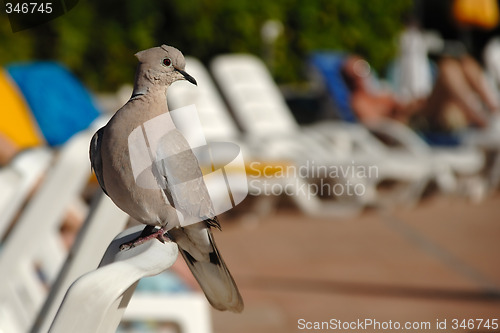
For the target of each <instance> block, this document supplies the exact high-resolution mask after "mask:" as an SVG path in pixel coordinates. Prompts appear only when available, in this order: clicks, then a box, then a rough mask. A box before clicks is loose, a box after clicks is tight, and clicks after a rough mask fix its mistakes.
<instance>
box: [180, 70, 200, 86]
mask: <svg viewBox="0 0 500 333" xmlns="http://www.w3.org/2000/svg"><path fill="white" fill-rule="evenodd" d="M175 70H176V71H178V72H179V73H181V74H182V76H184V79H185V80H187V81H189V82H191V83H192V84H194V85H195V86H197V85H198V83H196V80H195V79H194V77H192V76H191V75H189V74H188V73H186V72H185V71H183V70H182V69H178V68H175Z"/></svg>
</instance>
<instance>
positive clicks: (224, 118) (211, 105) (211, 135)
mask: <svg viewBox="0 0 500 333" xmlns="http://www.w3.org/2000/svg"><path fill="white" fill-rule="evenodd" d="M186 72H188V73H189V74H190V75H192V76H193V77H194V78H195V79H196V81H197V83H198V86H194V85H193V84H191V83H189V82H184V81H180V82H176V83H175V84H173V85H172V86H171V87H169V90H168V94H167V96H168V105H169V109H170V110H175V109H178V108H181V107H184V106H188V105H191V104H194V105H195V106H196V110H197V111H198V116H199V117H200V122H201V124H202V126H203V132H204V134H205V137H206V138H207V140H208V141H222V140H230V139H236V138H237V137H238V134H239V129H238V126H237V125H236V123H235V122H234V121H233V119H232V118H231V116H230V114H229V111H228V110H227V107H226V105H225V104H224V101H223V100H222V98H221V97H220V94H219V92H218V91H217V87H216V86H215V84H214V82H213V81H212V79H211V78H210V75H209V74H208V72H207V70H206V69H205V67H204V66H203V64H202V63H200V61H199V60H197V59H196V58H193V57H186Z"/></svg>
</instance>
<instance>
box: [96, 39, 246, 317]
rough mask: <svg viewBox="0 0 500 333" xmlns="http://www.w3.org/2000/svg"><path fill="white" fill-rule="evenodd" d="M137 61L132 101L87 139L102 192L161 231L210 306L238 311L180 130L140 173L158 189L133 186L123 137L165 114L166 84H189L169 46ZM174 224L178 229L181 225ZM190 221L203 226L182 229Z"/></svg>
mask: <svg viewBox="0 0 500 333" xmlns="http://www.w3.org/2000/svg"><path fill="white" fill-rule="evenodd" d="M136 57H137V58H138V59H139V66H138V69H137V74H136V79H135V86H134V91H133V94H132V97H131V98H130V100H129V101H128V102H127V103H126V104H125V105H124V106H123V107H122V108H121V109H119V110H118V111H117V112H116V113H115V115H114V116H113V117H112V118H111V119H110V121H109V122H108V124H107V125H106V126H104V127H103V128H101V129H100V130H98V131H97V133H96V134H95V135H94V137H93V138H92V141H91V144H90V160H91V163H92V168H93V169H94V172H95V174H96V177H97V180H98V182H99V184H100V186H101V187H102V189H103V191H104V192H105V193H106V194H107V195H108V196H109V197H110V198H111V199H112V200H113V202H114V203H115V204H116V205H117V206H118V207H119V208H120V209H122V210H123V211H125V212H126V213H127V214H129V215H130V216H131V217H133V218H134V219H136V220H137V221H139V222H141V223H144V224H146V225H150V226H159V227H162V228H163V229H164V230H165V231H168V234H169V236H170V238H172V239H173V240H174V241H175V242H176V243H177V245H178V246H179V249H180V252H181V254H182V256H183V257H184V259H185V261H186V263H187V265H188V266H189V268H190V269H191V271H192V273H193V275H194V276H195V278H196V280H197V281H198V282H199V284H200V286H201V287H202V289H203V291H204V292H205V295H206V297H207V299H208V300H209V302H210V303H211V304H212V305H213V306H214V307H215V308H216V309H218V310H231V311H235V312H240V311H242V310H243V301H242V298H241V296H240V293H239V291H238V288H237V287H236V284H235V282H234V280H233V278H232V276H231V274H230V273H229V271H228V269H227V267H226V265H225V263H224V261H223V260H222V258H221V257H220V254H219V252H218V250H217V247H216V245H215V242H214V240H213V236H212V232H211V230H210V227H214V226H215V227H219V223H218V221H217V217H216V216H215V215H214V208H213V206H212V202H211V200H210V197H209V195H208V190H207V188H206V185H205V183H204V182H203V178H202V177H201V176H202V173H201V170H200V167H199V165H198V161H197V159H196V157H195V156H194V154H193V153H192V151H191V149H190V148H189V144H188V142H187V141H186V139H185V138H184V136H183V135H182V133H181V132H179V131H177V130H172V131H170V132H168V133H167V134H166V135H165V136H163V137H162V138H161V139H160V140H159V144H158V147H159V148H158V151H157V152H156V153H158V154H159V155H160V156H168V158H165V159H163V160H161V161H160V162H159V163H157V164H155V165H153V166H152V168H151V169H150V170H148V171H147V172H151V175H150V176H151V177H153V178H154V181H156V183H155V184H157V185H158V186H157V187H156V186H155V188H147V187H143V186H139V185H138V183H137V182H136V179H135V178H134V174H133V169H132V165H131V161H130V151H129V142H128V138H129V135H130V133H132V131H133V130H134V129H136V128H137V127H140V126H142V125H143V124H144V123H145V122H147V121H148V120H151V119H153V118H155V117H157V116H160V115H162V114H165V113H166V112H168V107H167V102H166V92H167V88H168V87H169V86H170V85H171V84H172V83H173V82H175V81H177V80H188V81H190V82H191V83H194V84H196V81H195V80H194V78H192V77H191V76H189V74H187V73H186V72H185V71H184V67H185V60H184V57H183V55H182V53H181V52H180V51H178V50H177V49H175V48H173V47H170V46H166V45H162V46H161V47H154V48H151V49H148V50H145V51H141V52H139V53H137V54H136ZM153 178H151V179H153ZM154 181H153V182H154ZM173 207H175V208H173ZM176 209H177V211H179V212H180V213H181V214H180V216H178V214H177V211H176ZM181 219H182V220H184V223H183V225H186V226H185V227H183V226H181ZM195 220H196V221H200V220H203V221H202V222H200V223H194V224H189V223H191V222H193V221H195ZM187 224H189V225H187Z"/></svg>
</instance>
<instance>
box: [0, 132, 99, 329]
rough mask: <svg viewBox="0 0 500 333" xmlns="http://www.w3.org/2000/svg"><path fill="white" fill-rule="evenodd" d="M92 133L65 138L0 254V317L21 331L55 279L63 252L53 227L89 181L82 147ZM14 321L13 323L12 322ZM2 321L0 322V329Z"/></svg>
mask: <svg viewBox="0 0 500 333" xmlns="http://www.w3.org/2000/svg"><path fill="white" fill-rule="evenodd" d="M91 135H92V132H90V131H85V132H82V133H79V134H77V135H75V136H74V137H73V138H71V139H70V140H69V141H68V142H67V143H66V144H65V145H64V146H63V148H62V149H61V151H60V152H59V154H58V156H57V158H56V160H55V163H54V165H53V166H52V167H51V168H50V170H48V171H47V173H46V175H45V180H44V181H43V183H42V184H41V185H40V188H39V189H38V190H37V191H36V193H35V194H34V195H33V196H32V197H31V199H30V201H29V203H28V204H27V206H26V207H25V208H24V210H23V212H22V214H21V216H20V217H19V219H18V220H17V222H16V224H15V226H14V227H13V229H12V231H11V233H10V234H9V236H8V237H7V239H6V240H5V242H4V243H3V246H2V251H1V252H0V270H1V272H2V274H0V308H1V309H2V310H0V313H2V311H3V310H5V311H11V312H13V313H15V316H13V317H10V318H11V320H13V321H16V323H15V324H13V325H17V326H18V327H19V328H20V332H23V331H26V329H27V328H29V327H30V325H31V323H32V322H33V320H34V318H35V316H36V314H37V312H38V311H39V309H40V307H41V306H42V304H43V301H44V300H45V297H46V295H47V288H48V287H49V286H50V285H51V284H52V282H53V281H54V280H55V279H56V277H57V274H58V272H59V270H60V268H61V267H62V265H63V263H64V260H65V257H66V254H67V250H66V249H65V248H64V246H63V244H62V238H61V236H60V232H59V224H60V222H61V221H62V218H63V216H64V213H65V212H66V210H67V208H68V207H69V205H70V203H71V202H72V201H74V200H75V198H77V197H78V196H79V194H80V193H81V191H82V190H83V187H84V185H85V184H87V182H88V179H89V177H90V163H89V158H88V144H89V141H90V138H91ZM16 318H17V319H18V320H16ZM3 323H4V321H3V320H0V325H3Z"/></svg>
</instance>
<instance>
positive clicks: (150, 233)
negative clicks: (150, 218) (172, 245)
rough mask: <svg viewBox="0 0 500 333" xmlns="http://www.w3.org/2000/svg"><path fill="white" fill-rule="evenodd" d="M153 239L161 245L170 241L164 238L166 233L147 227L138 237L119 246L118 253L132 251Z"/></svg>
mask: <svg viewBox="0 0 500 333" xmlns="http://www.w3.org/2000/svg"><path fill="white" fill-rule="evenodd" d="M154 238H156V239H158V240H159V241H160V242H162V243H165V242H168V241H170V238H169V237H168V236H166V232H165V230H164V229H163V228H159V229H157V228H156V227H154V226H150V225H147V226H146V227H145V228H144V230H143V231H142V233H141V234H140V235H139V237H137V238H135V239H133V240H131V241H129V242H126V243H123V244H122V245H120V251H125V250H129V249H132V248H134V247H136V246H138V245H141V244H144V243H145V242H147V241H149V240H151V239H154Z"/></svg>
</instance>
